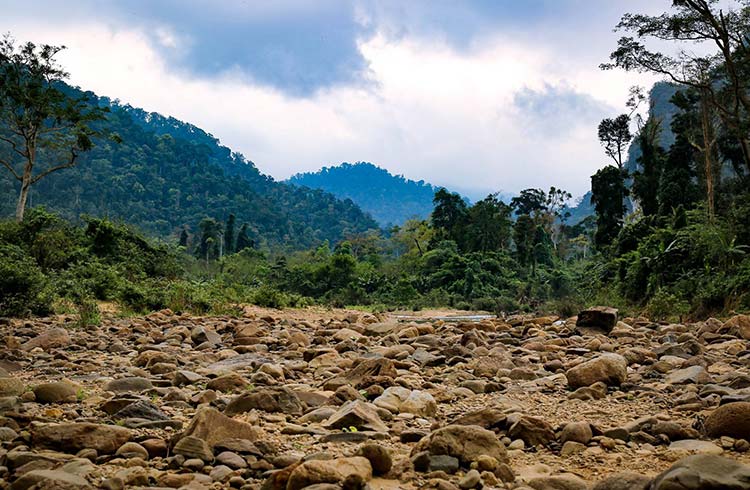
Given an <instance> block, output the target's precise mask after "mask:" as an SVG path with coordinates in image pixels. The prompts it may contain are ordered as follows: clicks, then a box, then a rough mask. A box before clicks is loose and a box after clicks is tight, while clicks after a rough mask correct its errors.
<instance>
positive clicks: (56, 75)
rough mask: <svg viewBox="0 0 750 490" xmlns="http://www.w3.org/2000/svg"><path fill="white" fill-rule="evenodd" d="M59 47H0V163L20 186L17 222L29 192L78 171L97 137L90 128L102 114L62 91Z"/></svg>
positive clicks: (4, 42) (7, 42)
mask: <svg viewBox="0 0 750 490" xmlns="http://www.w3.org/2000/svg"><path fill="white" fill-rule="evenodd" d="M62 49H64V47H63V46H50V45H47V44H43V45H41V46H36V45H35V44H33V43H30V42H29V43H26V44H24V45H22V46H19V47H17V46H16V44H15V41H14V40H13V39H12V38H11V37H10V36H9V35H6V36H5V37H4V38H3V39H2V41H0V143H1V145H0V149H1V150H4V151H3V152H2V153H0V163H1V164H2V165H3V166H4V167H5V168H6V169H7V170H8V171H9V172H10V173H11V174H12V175H13V177H14V178H15V179H16V180H18V181H19V182H20V183H21V186H20V190H19V194H18V203H17V205H16V220H17V221H22V220H23V216H24V212H25V210H26V202H27V201H28V197H29V191H30V189H31V186H32V185H34V184H36V183H37V182H39V181H40V180H42V179H43V178H44V177H46V176H48V175H49V174H51V173H53V172H57V171H59V170H63V169H66V168H71V167H73V166H75V165H76V163H77V160H78V156H79V155H80V154H81V153H82V152H86V151H89V150H91V148H92V147H93V146H94V142H93V140H94V138H95V137H97V136H101V132H100V131H98V130H96V129H94V123H95V122H97V121H100V120H103V119H104V118H105V116H104V114H105V113H106V112H108V110H107V109H106V108H100V107H97V106H95V105H90V104H87V101H88V97H86V96H83V97H80V98H72V97H69V96H68V95H66V94H65V93H64V92H63V91H62V90H61V89H60V86H59V85H60V82H61V81H62V80H64V79H65V78H67V77H68V74H67V73H66V72H65V71H64V70H63V69H62V68H61V67H60V66H58V65H57V63H56V62H55V56H56V55H57V54H58V53H59V52H60V51H61V50H62Z"/></svg>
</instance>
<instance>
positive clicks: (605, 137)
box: [599, 114, 633, 170]
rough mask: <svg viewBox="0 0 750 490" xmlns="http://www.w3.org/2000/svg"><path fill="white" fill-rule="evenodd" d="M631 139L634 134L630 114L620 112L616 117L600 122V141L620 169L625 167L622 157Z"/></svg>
mask: <svg viewBox="0 0 750 490" xmlns="http://www.w3.org/2000/svg"><path fill="white" fill-rule="evenodd" d="M631 139H633V135H632V134H631V133H630V116H629V115H627V114H620V115H619V116H617V117H616V118H614V119H610V118H607V119H603V120H602V122H600V123H599V142H600V143H601V144H602V146H603V147H604V152H605V153H606V154H607V156H608V157H610V158H611V159H612V160H614V162H615V164H616V165H617V168H619V169H620V170H623V169H624V167H623V161H622V157H623V154H624V153H625V151H626V150H627V147H628V144H629V143H630V140H631Z"/></svg>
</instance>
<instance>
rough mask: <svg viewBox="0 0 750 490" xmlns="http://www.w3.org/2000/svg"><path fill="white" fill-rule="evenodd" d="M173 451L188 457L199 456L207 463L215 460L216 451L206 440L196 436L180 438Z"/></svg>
mask: <svg viewBox="0 0 750 490" xmlns="http://www.w3.org/2000/svg"><path fill="white" fill-rule="evenodd" d="M172 452H173V453H175V454H181V455H183V456H185V457H186V458H197V459H200V460H202V461H205V462H207V463H210V462H212V461H213V460H214V453H213V452H212V451H211V448H210V447H209V445H208V444H207V443H206V441H204V440H203V439H200V438H198V437H195V436H185V437H182V438H180V440H179V441H177V444H175V446H174V448H173V449H172Z"/></svg>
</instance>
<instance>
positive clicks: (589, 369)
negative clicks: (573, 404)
mask: <svg viewBox="0 0 750 490" xmlns="http://www.w3.org/2000/svg"><path fill="white" fill-rule="evenodd" d="M627 367H628V363H627V361H626V360H625V358H624V357H622V356H621V355H619V354H602V355H600V356H599V357H596V358H594V359H591V360H589V361H586V362H583V363H581V364H579V365H577V366H574V367H572V368H570V369H568V371H566V373H565V377H566V378H567V380H568V385H569V386H570V387H571V388H573V389H576V388H581V387H583V386H591V385H593V384H594V383H598V382H602V383H604V384H606V385H608V386H619V385H620V384H622V383H623V382H624V381H625V379H626V378H627V374H628V371H627Z"/></svg>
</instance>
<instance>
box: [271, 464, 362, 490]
mask: <svg viewBox="0 0 750 490" xmlns="http://www.w3.org/2000/svg"><path fill="white" fill-rule="evenodd" d="M348 479H357V480H358V481H359V482H361V483H366V482H368V481H370V480H371V479H372V466H371V465H370V461H369V460H368V459H367V458H364V457H362V456H354V457H352V458H337V459H330V460H313V461H306V462H304V463H302V464H301V465H299V466H297V467H296V468H295V469H294V471H292V473H291V474H290V475H289V480H288V481H287V484H286V490H301V489H303V488H306V487H309V486H312V485H317V484H321V483H330V484H341V483H343V482H344V480H348ZM357 488H359V487H357Z"/></svg>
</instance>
